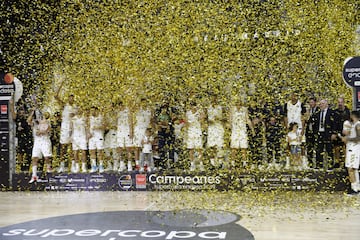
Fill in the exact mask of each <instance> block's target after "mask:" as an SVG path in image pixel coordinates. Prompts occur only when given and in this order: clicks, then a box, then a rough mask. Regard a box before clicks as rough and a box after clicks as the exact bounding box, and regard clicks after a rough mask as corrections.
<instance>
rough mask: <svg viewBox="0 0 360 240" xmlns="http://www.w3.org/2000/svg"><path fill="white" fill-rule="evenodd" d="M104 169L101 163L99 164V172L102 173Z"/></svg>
mask: <svg viewBox="0 0 360 240" xmlns="http://www.w3.org/2000/svg"><path fill="white" fill-rule="evenodd" d="M104 171H105V169H104V166H103V165H99V173H103V172H104Z"/></svg>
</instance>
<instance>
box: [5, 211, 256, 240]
mask: <svg viewBox="0 0 360 240" xmlns="http://www.w3.org/2000/svg"><path fill="white" fill-rule="evenodd" d="M238 220H239V216H238V215H235V214H233V213H229V212H223V211H211V210H179V211H117V212H98V213H86V214H76V215H68V216H61V217H52V218H46V219H40V220H36V221H30V222H25V223H20V224H15V225H11V226H8V227H3V228H0V239H2V240H23V239H26V240H35V239H36V240H38V239H44V240H55V239H59V240H60V239H61V240H78V239H84V240H88V239H89V240H92V239H94V240H95V239H96V240H120V239H131V240H139V239H142V240H145V239H146V240H151V239H154V240H160V239H161V240H162V239H166V240H171V239H173V240H176V239H224V240H245V239H246V240H253V239H254V236H253V235H252V234H251V233H250V232H249V231H248V230H247V229H245V228H243V227H242V226H240V225H238V224H236V222H237V221H238Z"/></svg>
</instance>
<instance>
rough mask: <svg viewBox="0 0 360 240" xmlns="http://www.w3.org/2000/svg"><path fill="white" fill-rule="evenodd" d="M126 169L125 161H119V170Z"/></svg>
mask: <svg viewBox="0 0 360 240" xmlns="http://www.w3.org/2000/svg"><path fill="white" fill-rule="evenodd" d="M125 169H126V166H125V163H124V162H123V161H121V162H120V167H119V170H118V171H119V172H123V171H125Z"/></svg>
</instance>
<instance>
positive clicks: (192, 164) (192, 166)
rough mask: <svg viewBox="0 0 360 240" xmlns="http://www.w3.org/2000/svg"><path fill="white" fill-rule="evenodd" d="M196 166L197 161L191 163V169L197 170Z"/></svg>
mask: <svg viewBox="0 0 360 240" xmlns="http://www.w3.org/2000/svg"><path fill="white" fill-rule="evenodd" d="M195 169H196V167H195V163H193V162H192V163H191V164H190V171H195Z"/></svg>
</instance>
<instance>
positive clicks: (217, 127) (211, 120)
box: [207, 96, 225, 167]
mask: <svg viewBox="0 0 360 240" xmlns="http://www.w3.org/2000/svg"><path fill="white" fill-rule="evenodd" d="M223 120H224V117H223V108H222V106H220V105H218V100H217V96H212V103H211V105H210V106H209V107H208V109H207V121H208V129H207V148H208V149H209V157H210V163H211V165H212V166H214V167H217V166H218V165H219V163H221V162H219V157H221V156H220V155H221V152H222V149H223V146H224V133H225V130H224V126H223Z"/></svg>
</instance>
